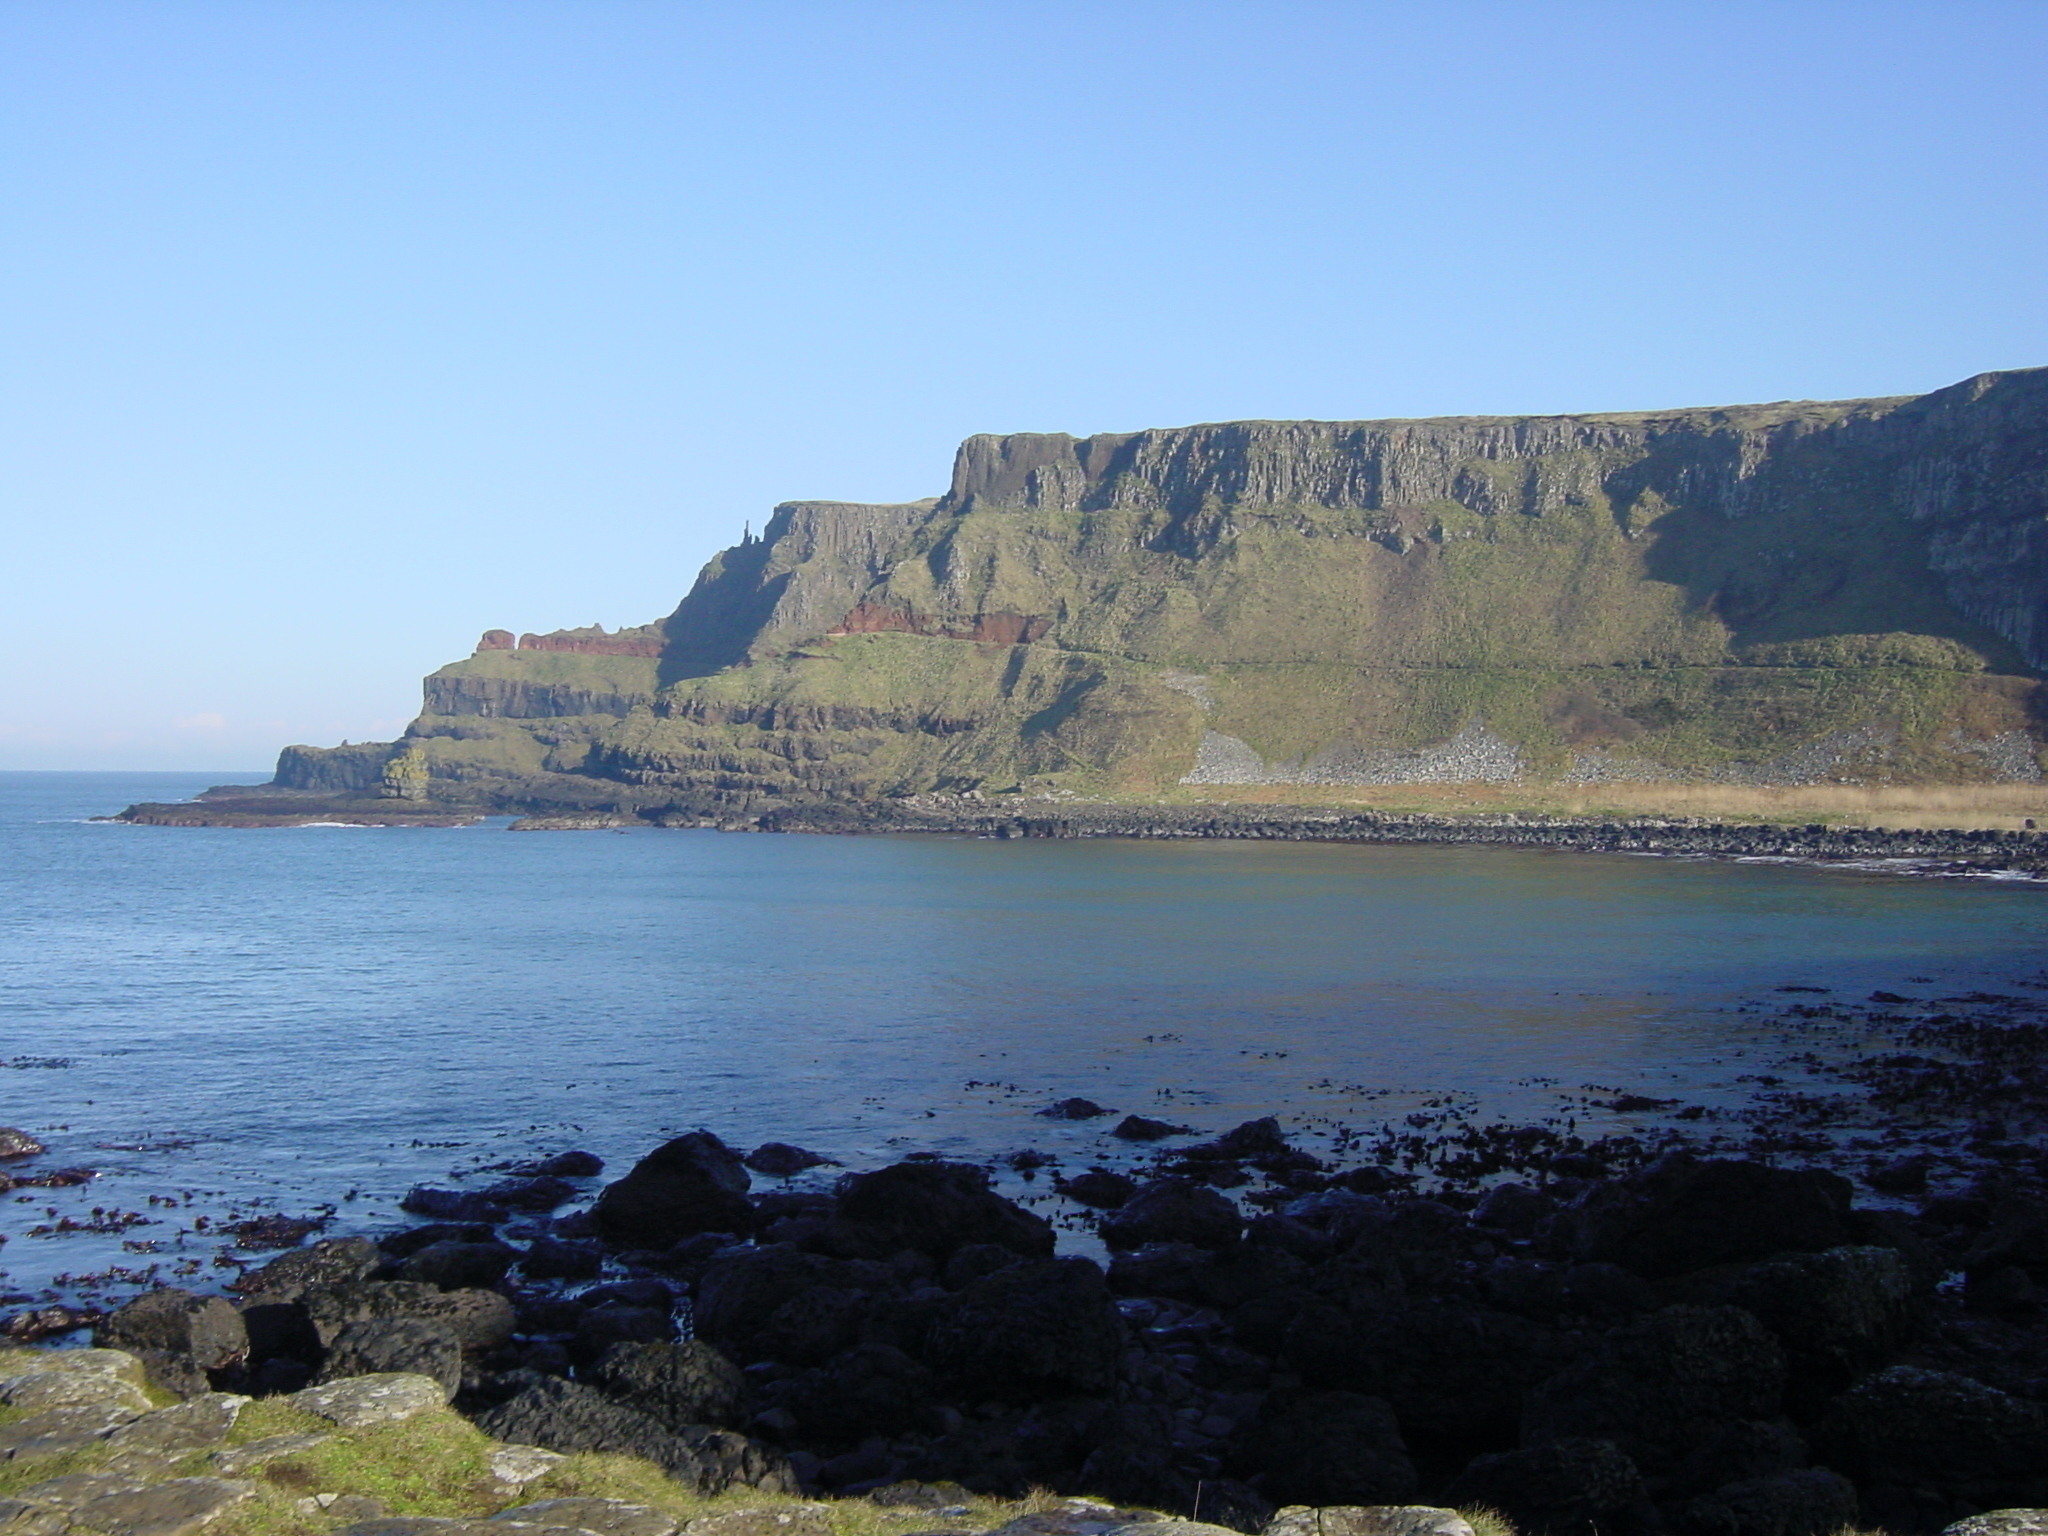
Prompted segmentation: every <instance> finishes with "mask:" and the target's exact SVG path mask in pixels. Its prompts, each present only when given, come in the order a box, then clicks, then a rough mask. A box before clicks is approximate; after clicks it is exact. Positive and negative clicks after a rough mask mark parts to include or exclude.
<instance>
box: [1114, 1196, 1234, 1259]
mask: <svg viewBox="0 0 2048 1536" xmlns="http://www.w3.org/2000/svg"><path fill="white" fill-rule="evenodd" d="M1101 1230H1102V1240H1103V1242H1105V1243H1107V1244H1108V1245H1109V1246H1110V1247H1111V1248H1142V1247H1144V1246H1145V1245H1146V1244H1147V1243H1187V1244H1189V1245H1191V1246H1193V1247H1196V1248H1227V1247H1229V1246H1230V1245H1231V1244H1233V1243H1235V1242H1236V1241H1237V1240H1238V1237H1239V1236H1240V1235H1241V1234H1242V1233H1243V1231H1244V1217H1243V1216H1242V1215H1241V1214H1239V1212H1238V1209H1237V1207H1236V1206H1235V1205H1233V1204H1232V1203H1231V1202H1230V1201H1229V1200H1227V1199H1225V1198H1224V1197H1223V1196H1222V1195H1219V1194H1218V1193H1216V1191H1215V1190H1213V1189H1210V1188H1208V1187H1207V1186H1205V1185H1201V1184H1196V1183H1194V1182H1192V1181H1191V1180H1188V1179H1154V1180H1153V1181H1152V1182H1151V1183H1149V1184H1146V1185H1144V1186H1142V1187H1141V1188H1139V1190H1138V1191H1137V1193H1135V1194H1134V1195H1132V1196H1131V1198H1130V1199H1129V1200H1127V1201H1125V1202H1124V1204H1123V1205H1122V1206H1121V1207H1120V1208H1119V1209H1118V1210H1117V1211H1116V1213H1115V1214H1114V1215H1112V1216H1108V1217H1105V1218H1104V1219H1103V1223H1102V1228H1101Z"/></svg>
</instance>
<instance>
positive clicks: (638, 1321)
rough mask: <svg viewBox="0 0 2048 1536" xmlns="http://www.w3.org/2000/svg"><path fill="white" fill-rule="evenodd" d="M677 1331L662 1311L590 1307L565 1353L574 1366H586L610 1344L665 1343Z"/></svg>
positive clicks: (653, 1308) (640, 1308)
mask: <svg viewBox="0 0 2048 1536" xmlns="http://www.w3.org/2000/svg"><path fill="white" fill-rule="evenodd" d="M677 1332H678V1330H677V1328H676V1320H675V1318H674V1317H673V1316H672V1315H671V1314H670V1313H669V1311H668V1310H667V1309H666V1308H658V1307H621V1306H610V1307H593V1308H592V1309H591V1310H590V1311H588V1312H585V1313H584V1314H583V1316H582V1317H581V1318H580V1319H579V1320H578V1321H577V1324H576V1332H575V1335H574V1336H573V1337H572V1338H571V1339H570V1341H569V1354H570V1357H571V1358H572V1359H574V1360H575V1361H576V1363H577V1364H578V1365H588V1364H590V1363H591V1362H593V1361H595V1360H596V1359H597V1358H598V1356H600V1355H602V1354H603V1353H604V1352H605V1351H606V1350H608V1349H611V1348H612V1347H613V1346H614V1345H618V1344H661V1343H666V1342H667V1341H668V1340H670V1339H673V1338H674V1337H675V1336H676V1334H677Z"/></svg>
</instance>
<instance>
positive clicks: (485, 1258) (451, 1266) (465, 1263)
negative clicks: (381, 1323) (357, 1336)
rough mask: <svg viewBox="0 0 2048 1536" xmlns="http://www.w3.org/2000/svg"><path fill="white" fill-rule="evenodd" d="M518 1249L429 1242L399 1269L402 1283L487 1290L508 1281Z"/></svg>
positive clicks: (489, 1244) (489, 1245)
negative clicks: (507, 1273) (508, 1274)
mask: <svg viewBox="0 0 2048 1536" xmlns="http://www.w3.org/2000/svg"><path fill="white" fill-rule="evenodd" d="M518 1258H519V1250H518V1249H516V1248H513V1247H511V1246H510V1245H509V1244H506V1243H500V1242H495V1241H494V1242H486V1243H430V1244H428V1245H427V1246H426V1247H425V1248H422V1249H420V1250H419V1252H417V1253H415V1254H413V1255H412V1257H410V1258H408V1259H406V1260H405V1261H404V1262H403V1263H401V1264H400V1265H399V1266H398V1277H399V1279H400V1280H406V1281H411V1282H412V1283H414V1284H416V1285H431V1286H433V1287H434V1288H435V1289H436V1290H442V1291H457V1290H467V1289H478V1288H488V1287H490V1286H494V1285H496V1284H498V1283H499V1282H500V1281H502V1280H503V1279H504V1278H505V1273H506V1271H507V1270H509V1269H511V1267H512V1266H513V1264H514V1263H515V1262H517V1260H518Z"/></svg>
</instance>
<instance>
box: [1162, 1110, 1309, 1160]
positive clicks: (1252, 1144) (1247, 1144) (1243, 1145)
mask: <svg viewBox="0 0 2048 1536" xmlns="http://www.w3.org/2000/svg"><path fill="white" fill-rule="evenodd" d="M1289 1150H1291V1149H1290V1148H1289V1147H1288V1145H1287V1137H1286V1135H1285V1134H1284V1133H1283V1132H1282V1131H1281V1129H1280V1122H1279V1121H1278V1120H1277V1119H1275V1118H1274V1117H1273V1116H1271V1115H1267V1116H1265V1117H1264V1118H1263V1119H1259V1120H1247V1121H1245V1123H1244V1124H1243V1125H1240V1126H1236V1127H1234V1128H1232V1129H1231V1130H1228V1131H1225V1132H1224V1133H1223V1134H1222V1135H1221V1136H1218V1137H1217V1138H1216V1139H1215V1140H1214V1141H1212V1142H1209V1143H1208V1144H1207V1145H1206V1146H1200V1147H1190V1148H1188V1150H1187V1151H1186V1152H1185V1153H1183V1154H1182V1155H1183V1156H1186V1157H1196V1156H1201V1155H1207V1156H1211V1157H1215V1158H1219V1159H1227V1160H1232V1161H1235V1160H1241V1159H1244V1158H1253V1157H1267V1156H1271V1155H1273V1154H1275V1153H1280V1152H1286V1151H1289Z"/></svg>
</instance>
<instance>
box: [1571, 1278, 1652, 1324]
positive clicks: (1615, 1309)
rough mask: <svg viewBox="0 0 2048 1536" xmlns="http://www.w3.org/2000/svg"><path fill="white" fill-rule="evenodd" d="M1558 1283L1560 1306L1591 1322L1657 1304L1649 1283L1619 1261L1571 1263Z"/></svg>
mask: <svg viewBox="0 0 2048 1536" xmlns="http://www.w3.org/2000/svg"><path fill="white" fill-rule="evenodd" d="M1558 1284H1559V1287H1560V1292H1561V1303H1560V1304H1561V1306H1562V1307H1563V1310H1564V1311H1566V1312H1568V1313H1571V1314H1572V1315H1574V1316H1576V1317H1584V1318H1589V1319H1591V1320H1592V1321H1594V1322H1607V1323H1612V1322H1619V1321H1620V1320H1622V1319H1623V1318H1628V1317H1634V1316H1635V1315H1636V1314H1637V1313H1640V1312H1649V1311H1653V1310H1654V1309H1655V1308H1656V1305H1657V1293H1656V1292H1655V1291H1654V1290H1652V1289H1651V1287H1650V1286H1649V1284H1648V1283H1647V1282H1645V1281H1644V1280H1643V1279H1642V1277H1641V1276H1639V1275H1632V1274H1630V1273H1629V1272H1628V1271H1627V1270H1625V1269H1623V1268H1622V1267H1621V1266H1620V1265H1619V1264H1574V1265H1572V1266H1571V1267H1570V1268H1569V1269H1567V1270H1565V1271H1564V1273H1563V1275H1561V1276H1560V1277H1559V1281H1558Z"/></svg>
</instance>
